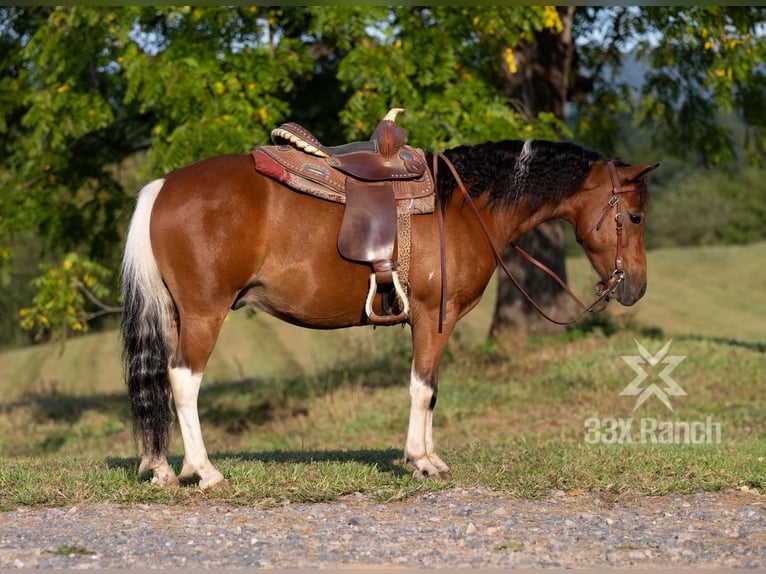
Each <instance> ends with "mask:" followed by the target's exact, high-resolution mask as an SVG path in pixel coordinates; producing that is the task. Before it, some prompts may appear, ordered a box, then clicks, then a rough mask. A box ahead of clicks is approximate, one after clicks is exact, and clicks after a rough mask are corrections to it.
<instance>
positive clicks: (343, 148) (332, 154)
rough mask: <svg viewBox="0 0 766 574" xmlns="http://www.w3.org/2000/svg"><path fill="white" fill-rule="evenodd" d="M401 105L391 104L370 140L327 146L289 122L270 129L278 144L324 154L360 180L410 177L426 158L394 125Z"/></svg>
mask: <svg viewBox="0 0 766 574" xmlns="http://www.w3.org/2000/svg"><path fill="white" fill-rule="evenodd" d="M403 111H404V109H403V108H393V109H392V110H391V111H389V112H388V113H387V114H386V116H385V117H384V118H383V119H382V120H381V121H380V123H379V124H378V127H377V128H376V129H375V131H374V132H373V134H372V137H371V138H370V140H369V141H357V142H350V143H347V144H343V145H339V146H334V147H327V146H324V145H322V144H321V143H320V142H319V140H318V139H317V138H316V137H315V136H314V135H313V134H312V133H311V132H310V131H308V130H307V129H306V128H304V127H303V126H301V125H299V124H296V123H293V122H288V123H285V124H282V125H281V126H279V127H278V128H276V129H275V130H273V131H272V132H271V138H272V139H273V140H274V143H275V144H277V145H280V144H281V145H293V146H295V147H296V148H298V149H300V150H302V151H304V152H305V153H307V154H310V155H315V156H317V157H321V158H326V160H327V164H328V165H330V166H331V167H334V168H335V169H338V170H340V171H342V172H343V173H346V174H348V175H350V176H352V177H355V178H357V179H361V180H363V181H392V180H409V179H417V178H418V177H421V176H422V175H423V173H424V172H425V171H426V164H425V162H424V161H423V160H422V159H420V158H418V157H417V156H416V155H415V154H414V153H413V151H414V150H413V149H412V148H411V147H409V146H408V145H406V144H405V142H406V140H407V131H406V130H405V129H404V128H402V127H400V126H397V125H396V123H395V122H396V116H397V115H398V114H400V113H401V112H403Z"/></svg>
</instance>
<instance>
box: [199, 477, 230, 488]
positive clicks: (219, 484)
mask: <svg viewBox="0 0 766 574" xmlns="http://www.w3.org/2000/svg"><path fill="white" fill-rule="evenodd" d="M228 486H229V481H228V480H226V479H225V478H224V477H223V476H221V475H218V476H217V477H213V478H212V479H210V480H200V482H199V488H200V490H217V489H220V488H226V487H228Z"/></svg>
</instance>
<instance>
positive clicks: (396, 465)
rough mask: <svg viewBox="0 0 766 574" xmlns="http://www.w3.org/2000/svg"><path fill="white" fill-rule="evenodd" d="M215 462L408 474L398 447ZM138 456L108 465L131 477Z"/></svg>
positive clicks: (266, 454) (173, 462)
mask: <svg viewBox="0 0 766 574" xmlns="http://www.w3.org/2000/svg"><path fill="white" fill-rule="evenodd" d="M210 460H211V462H213V464H216V463H217V462H220V461H238V462H242V463H248V462H260V463H264V464H314V463H338V464H343V463H349V462H354V463H358V464H363V465H368V466H374V467H376V468H377V469H378V470H379V471H380V472H382V473H387V474H391V475H394V476H396V477H397V478H401V477H404V476H409V475H410V474H411V471H409V470H407V468H405V466H404V464H403V460H402V450H401V449H395V448H385V449H363V450H275V451H262V452H233V453H220V454H213V455H210ZM140 461H141V460H140V458H139V457H108V458H107V459H106V464H107V466H108V467H109V468H110V469H119V470H123V471H125V473H126V475H127V476H129V477H136V478H137V473H138V465H139V463H140ZM168 462H169V463H170V466H172V467H173V468H174V469H175V470H176V472H179V471H180V470H181V465H182V463H183V460H182V458H181V457H177V456H175V457H173V456H172V457H168Z"/></svg>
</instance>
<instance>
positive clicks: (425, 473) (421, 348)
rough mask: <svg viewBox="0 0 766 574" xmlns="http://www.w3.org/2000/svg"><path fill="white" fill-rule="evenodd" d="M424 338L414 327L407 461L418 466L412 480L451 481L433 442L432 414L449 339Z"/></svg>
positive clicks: (430, 335) (428, 335) (439, 336)
mask: <svg viewBox="0 0 766 574" xmlns="http://www.w3.org/2000/svg"><path fill="white" fill-rule="evenodd" d="M445 331H446V332H443V333H441V334H434V333H430V332H427V333H424V334H421V333H420V332H419V331H418V330H416V328H415V326H414V325H413V359H412V371H411V372H410V422H409V426H408V428H407V442H406V444H405V447H404V458H405V461H407V462H410V463H412V464H413V465H414V466H415V472H414V473H413V477H414V478H416V479H418V480H423V479H426V478H449V477H450V470H449V467H448V466H447V465H446V464H445V463H444V461H443V460H442V459H441V458H440V457H439V455H437V454H436V451H435V449H434V440H433V411H434V407H435V406H436V395H437V389H438V374H439V361H440V360H441V356H442V353H443V352H444V347H445V345H446V342H447V339H448V337H449V331H451V329H450V330H449V331H447V330H446V329H445Z"/></svg>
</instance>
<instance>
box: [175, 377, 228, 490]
mask: <svg viewBox="0 0 766 574" xmlns="http://www.w3.org/2000/svg"><path fill="white" fill-rule="evenodd" d="M169 376H170V387H171V388H172V389H173V400H174V401H175V405H176V413H177V414H178V424H179V426H180V428H181V437H182V438H183V442H184V464H183V468H182V469H181V474H180V475H179V476H181V477H182V478H183V477H188V476H191V475H192V474H194V473H197V474H198V475H199V477H200V482H199V486H200V488H203V489H204V488H207V487H209V486H216V485H219V484H222V483H223V482H224V478H223V475H222V474H221V473H220V472H218V470H217V469H216V468H215V467H214V466H213V465H212V464H211V463H210V460H209V459H208V456H207V450H206V449H205V443H204V441H203V440H202V429H201V427H200V424H199V412H198V411H197V398H198V396H199V389H200V386H201V385H202V373H192V372H191V371H190V370H189V369H186V368H174V369H170V372H169Z"/></svg>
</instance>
